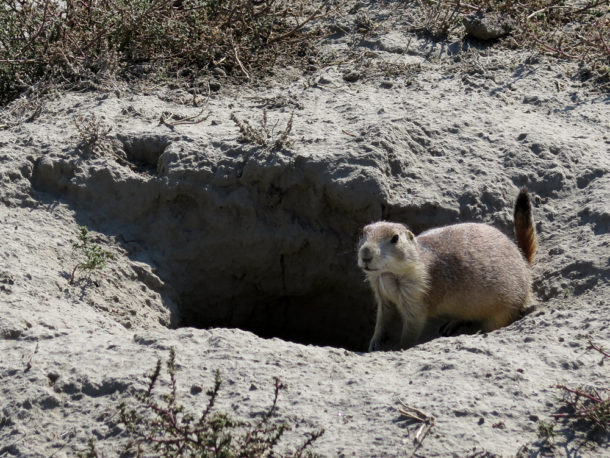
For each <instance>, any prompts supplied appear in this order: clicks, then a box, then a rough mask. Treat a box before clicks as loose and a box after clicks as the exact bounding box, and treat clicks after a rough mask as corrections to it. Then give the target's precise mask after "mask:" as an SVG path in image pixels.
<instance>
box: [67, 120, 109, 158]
mask: <svg viewBox="0 0 610 458" xmlns="http://www.w3.org/2000/svg"><path fill="white" fill-rule="evenodd" d="M74 125H75V126H76V129H77V130H78V137H79V143H78V147H79V149H81V150H82V151H84V152H86V153H87V154H91V153H93V154H101V153H102V152H103V151H104V150H105V149H107V146H106V143H107V137H108V134H109V133H110V131H111V130H112V127H111V126H109V125H107V124H106V123H105V122H104V121H103V120H98V119H97V117H96V116H95V113H89V114H88V115H86V116H78V117H76V118H75V119H74Z"/></svg>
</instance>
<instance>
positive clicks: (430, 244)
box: [358, 191, 537, 351]
mask: <svg viewBox="0 0 610 458" xmlns="http://www.w3.org/2000/svg"><path fill="white" fill-rule="evenodd" d="M522 192H524V191H522ZM525 192H527V191H525ZM521 197H522V194H520V198H521ZM517 204H518V205H517V206H516V207H515V216H516V218H521V222H520V223H519V224H520V225H518V224H517V221H516V220H515V232H516V234H517V238H518V239H519V237H520V234H521V236H522V240H524V242H520V247H521V249H522V250H523V253H522V252H520V251H519V248H517V246H516V245H515V244H514V243H513V242H511V241H510V240H509V239H508V238H507V237H506V236H505V235H504V234H502V233H501V232H500V231H498V230H497V229H495V228H493V227H491V226H488V225H485V224H475V223H465V224H456V225H452V226H445V227H441V228H436V229H432V230H429V231H426V232H424V233H422V234H420V235H419V236H418V237H414V235H413V234H412V233H411V232H410V231H409V230H408V229H407V228H406V227H405V226H404V225H402V224H398V223H391V222H387V221H380V222H377V223H373V224H370V225H368V226H366V227H365V228H364V232H363V238H362V240H361V243H360V248H359V251H358V265H359V266H360V268H362V269H363V270H364V272H365V274H366V276H367V279H368V281H369V283H370V285H371V288H372V290H373V293H374V295H375V300H376V302H377V321H376V324H375V332H374V334H373V338H372V339H371V342H370V345H369V351H374V350H380V349H383V348H384V347H385V342H386V341H387V340H388V332H389V328H390V325H391V322H390V321H391V317H392V313H391V309H392V308H394V309H395V310H396V311H397V312H398V313H399V315H400V317H401V319H402V332H401V337H400V347H401V348H409V347H410V346H413V345H415V344H416V343H417V341H418V339H419V337H420V334H421V332H422V329H423V327H424V325H425V323H426V320H427V319H428V318H431V317H436V316H447V317H450V318H452V319H456V320H467V321H479V322H481V325H482V329H483V330H484V331H485V332H488V331H492V330H494V329H498V328H501V327H503V326H506V325H508V324H510V323H511V322H512V321H514V319H515V318H516V317H517V316H518V315H519V312H520V311H521V310H522V309H523V308H524V307H525V306H526V304H527V302H528V300H529V296H530V287H531V286H530V285H531V276H530V269H529V265H528V263H527V262H526V260H525V258H524V255H525V256H526V257H527V259H528V260H531V259H533V257H534V254H535V250H536V247H537V242H536V234H535V230H534V229H533V222H532V218H531V205H530V203H529V198H528V199H527V202H526V204H527V206H529V207H528V208H525V204H524V201H523V199H521V202H519V199H518V202H517ZM519 205H520V206H521V207H518V206H519ZM523 215H525V216H527V215H529V217H528V218H524V217H523ZM525 220H527V223H524V222H523V221H525ZM527 234H530V235H527ZM526 235H527V237H526ZM522 243H523V244H522ZM530 262H531V261H530Z"/></svg>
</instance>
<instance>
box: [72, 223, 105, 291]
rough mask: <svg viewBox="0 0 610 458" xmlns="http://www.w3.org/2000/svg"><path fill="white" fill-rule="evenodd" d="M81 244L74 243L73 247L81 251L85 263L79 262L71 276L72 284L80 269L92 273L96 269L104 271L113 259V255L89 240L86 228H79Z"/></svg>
mask: <svg viewBox="0 0 610 458" xmlns="http://www.w3.org/2000/svg"><path fill="white" fill-rule="evenodd" d="M78 239H79V242H76V243H74V245H73V247H74V249H76V250H79V251H80V252H81V254H82V257H83V258H84V260H83V261H81V262H79V263H78V264H77V265H76V266H75V267H74V269H72V274H71V275H70V284H71V285H72V284H74V279H75V275H76V271H77V270H78V269H81V270H87V271H89V272H92V271H94V270H96V269H102V268H103V267H104V266H105V265H106V262H107V261H108V260H109V259H113V255H112V253H110V252H109V251H107V250H104V249H103V248H102V247H100V246H99V245H98V244H96V243H92V242H91V240H90V239H89V229H87V228H86V227H85V226H81V227H80V228H79V234H78Z"/></svg>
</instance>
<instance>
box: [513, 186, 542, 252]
mask: <svg viewBox="0 0 610 458" xmlns="http://www.w3.org/2000/svg"><path fill="white" fill-rule="evenodd" d="M515 237H516V238H517V246H518V247H519V249H520V250H521V251H522V252H523V255H524V256H525V259H527V262H528V263H530V264H532V262H533V261H534V256H536V250H538V240H537V238H536V228H535V226H534V218H533V216H532V202H531V200H530V195H529V193H528V192H527V188H526V187H525V186H524V187H523V188H521V191H519V195H518V196H517V202H516V203H515Z"/></svg>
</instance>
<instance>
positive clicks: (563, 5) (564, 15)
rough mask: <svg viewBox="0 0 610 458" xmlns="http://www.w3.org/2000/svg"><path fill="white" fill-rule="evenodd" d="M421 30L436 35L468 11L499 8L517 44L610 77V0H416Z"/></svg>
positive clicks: (455, 26) (444, 33)
mask: <svg viewBox="0 0 610 458" xmlns="http://www.w3.org/2000/svg"><path fill="white" fill-rule="evenodd" d="M417 1H418V3H419V7H420V9H421V10H422V12H423V21H422V24H421V26H418V28H417V29H418V30H419V31H421V32H424V33H426V34H428V35H431V36H433V37H435V38H444V37H446V36H447V35H448V34H449V33H450V32H451V31H456V30H457V29H458V27H459V25H460V23H461V20H462V18H463V17H464V16H467V15H470V14H477V13H482V14H485V13H489V12H497V13H500V14H501V15H503V16H504V17H506V18H509V19H510V20H512V21H513V23H514V24H515V25H514V29H513V31H512V33H511V36H510V37H509V38H508V41H509V43H511V44H512V45H513V46H519V47H520V46H524V47H532V48H536V49H539V50H540V51H542V52H543V53H546V54H551V55H554V56H557V57H560V58H566V59H574V60H578V61H580V62H581V63H582V73H583V75H584V76H594V77H597V78H600V81H604V80H605V82H607V81H608V79H609V78H610V9H609V5H610V0H574V1H571V0H520V1H519V0H517V1H511V0H500V1H498V0H467V1H462V0H438V1H434V0H417Z"/></svg>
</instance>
